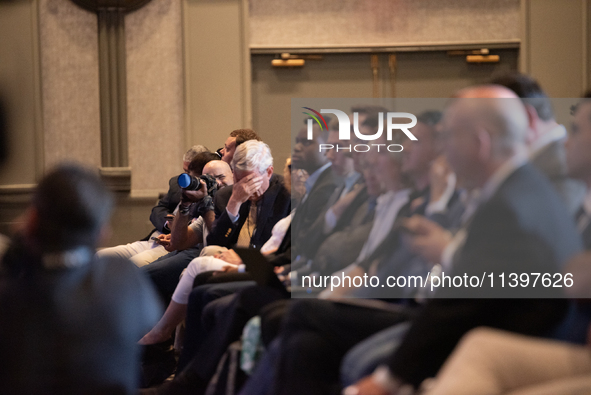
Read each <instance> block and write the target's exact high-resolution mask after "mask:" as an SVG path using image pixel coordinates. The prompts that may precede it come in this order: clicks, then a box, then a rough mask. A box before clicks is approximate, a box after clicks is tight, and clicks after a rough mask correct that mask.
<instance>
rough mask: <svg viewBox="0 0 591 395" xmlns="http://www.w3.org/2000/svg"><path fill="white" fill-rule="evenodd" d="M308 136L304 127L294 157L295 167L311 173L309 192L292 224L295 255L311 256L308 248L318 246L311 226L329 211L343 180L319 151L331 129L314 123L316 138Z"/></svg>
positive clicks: (308, 183)
mask: <svg viewBox="0 0 591 395" xmlns="http://www.w3.org/2000/svg"><path fill="white" fill-rule="evenodd" d="M306 136H307V130H306V128H302V129H301V130H300V131H299V133H298V134H297V136H296V141H295V143H296V144H295V146H294V148H293V154H292V156H291V164H292V166H293V167H295V168H296V169H302V170H305V171H306V172H307V173H308V179H307V180H306V183H305V186H306V194H305V195H304V198H303V199H302V202H301V203H300V205H299V206H298V208H297V210H296V215H294V217H293V220H292V223H291V228H292V240H293V245H292V254H293V256H294V257H297V256H298V255H303V256H310V254H309V253H308V250H307V249H308V247H309V246H311V245H315V243H314V242H315V236H314V233H313V232H310V228H311V227H312V225H313V224H314V222H315V221H316V220H317V219H318V218H319V217H320V216H321V215H322V213H323V212H324V211H325V206H326V202H327V201H329V199H330V197H331V195H332V194H333V193H334V191H335V189H336V188H338V187H339V186H340V185H341V183H342V182H343V181H342V179H340V178H339V177H338V176H337V175H336V174H335V173H334V171H333V169H332V166H331V163H330V161H329V160H328V158H327V157H326V156H325V154H324V152H320V150H319V145H320V144H325V143H326V141H327V139H328V131H327V130H320V127H318V125H314V127H313V139H312V140H308V139H307V137H306Z"/></svg>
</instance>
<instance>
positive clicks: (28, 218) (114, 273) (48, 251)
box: [0, 165, 160, 394]
mask: <svg viewBox="0 0 591 395" xmlns="http://www.w3.org/2000/svg"><path fill="white" fill-rule="evenodd" d="M111 205H112V198H111V195H110V193H109V192H108V191H107V189H106V188H105V186H104V185H103V184H102V183H101V181H100V180H99V178H98V176H97V175H95V174H94V173H92V172H90V171H88V170H84V169H82V168H80V167H78V166H75V165H62V166H59V167H57V168H55V169H54V170H52V171H50V172H49V173H48V174H47V175H46V176H45V177H44V178H43V179H42V180H41V181H40V182H39V185H38V186H37V189H36V191H35V193H34V196H33V200H32V204H31V206H30V207H29V208H28V210H27V211H26V213H25V215H24V224H23V226H22V229H21V230H20V231H19V232H18V233H17V235H16V236H15V239H14V240H13V243H12V246H11V247H10V249H9V251H8V252H7V254H6V255H5V257H4V259H3V260H2V262H1V263H0V315H1V316H2V324H1V325H0V353H1V355H2V358H1V361H0V393H3V394H66V393H67V394H82V393H83V394H107V393H108V394H132V393H135V389H136V388H137V382H136V379H137V374H138V371H139V360H140V349H139V347H138V346H137V339H138V338H140V337H141V335H142V332H144V331H145V330H146V328H149V327H150V326H151V325H153V323H154V322H155V321H156V320H157V319H158V315H159V313H160V306H159V303H158V299H157V297H156V294H155V292H154V290H153V289H152V287H151V285H150V284H149V282H148V281H147V280H146V279H145V278H144V277H143V275H142V274H141V273H140V272H139V270H138V269H137V268H136V267H135V266H133V265H132V264H131V263H130V262H129V261H127V260H126V259H122V258H120V257H116V256H107V257H102V258H98V257H96V256H95V254H94V250H95V248H96V245H97V244H98V242H99V239H100V238H101V237H102V236H103V235H104V233H105V231H106V227H107V226H108V219H109V215H110V211H111ZM144 333H145V332H144Z"/></svg>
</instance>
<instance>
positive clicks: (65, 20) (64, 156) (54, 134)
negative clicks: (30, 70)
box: [39, 0, 100, 168]
mask: <svg viewBox="0 0 591 395" xmlns="http://www.w3.org/2000/svg"><path fill="white" fill-rule="evenodd" d="M39 35H40V49H41V89H42V96H41V97H42V105H43V135H44V154H45V167H46V168H49V167H51V166H52V165H55V164H57V163H58V162H61V161H64V160H74V161H77V162H81V163H84V164H86V165H88V166H91V167H98V166H100V112H99V111H100V108H99V85H98V82H99V81H98V36H97V18H96V15H95V14H93V13H91V12H89V11H85V10H83V9H81V8H80V7H78V6H76V5H74V4H73V3H72V2H70V1H68V0H39Z"/></svg>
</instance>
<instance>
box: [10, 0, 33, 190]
mask: <svg viewBox="0 0 591 395" xmlns="http://www.w3.org/2000/svg"><path fill="white" fill-rule="evenodd" d="M36 7H37V2H36V1H33V0H30V1H12V2H5V1H4V2H0V59H1V61H0V101H1V102H2V106H3V107H4V111H5V113H6V116H7V122H8V128H9V131H10V132H9V133H8V136H7V137H8V138H7V143H8V152H9V157H8V160H7V163H5V164H4V166H0V191H6V190H7V189H15V188H23V187H25V188H26V187H27V186H30V185H32V184H34V183H35V182H36V181H37V176H38V174H39V173H40V171H41V169H42V168H43V156H42V153H43V144H42V139H43V135H42V134H41V131H42V124H41V122H42V117H41V97H40V86H39V46H38V45H37V40H38V37H39V33H38V25H37V11H36Z"/></svg>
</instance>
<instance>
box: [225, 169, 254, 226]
mask: <svg viewBox="0 0 591 395" xmlns="http://www.w3.org/2000/svg"><path fill="white" fill-rule="evenodd" d="M262 185H263V176H261V175H259V174H255V173H252V174H249V175H247V176H246V177H243V178H242V179H240V181H238V182H237V183H235V184H234V186H233V188H232V196H230V200H229V201H228V205H227V206H226V209H227V210H228V212H230V214H232V215H234V216H238V211H239V210H240V206H241V205H242V203H244V202H246V201H247V200H248V199H250V198H251V197H252V196H254V195H255V194H256V193H257V192H258V191H259V189H260V188H261V186H262Z"/></svg>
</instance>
